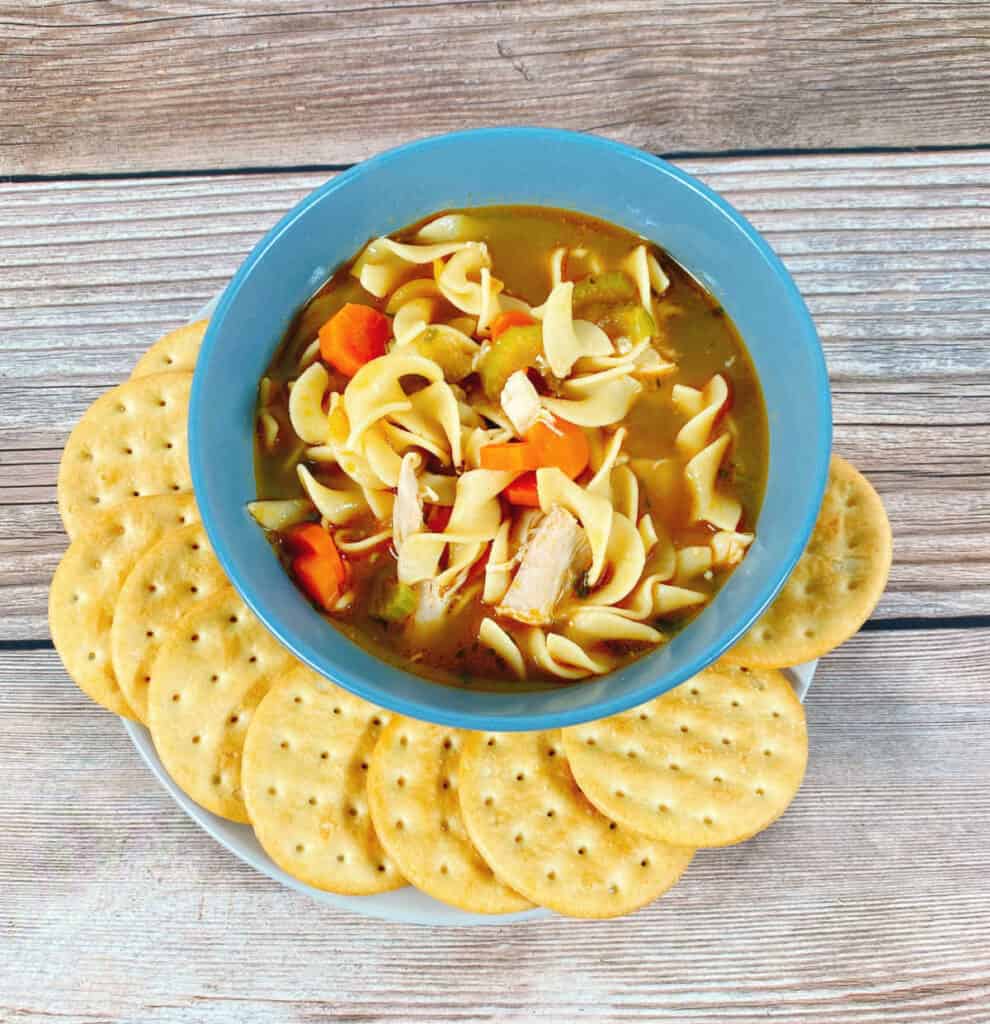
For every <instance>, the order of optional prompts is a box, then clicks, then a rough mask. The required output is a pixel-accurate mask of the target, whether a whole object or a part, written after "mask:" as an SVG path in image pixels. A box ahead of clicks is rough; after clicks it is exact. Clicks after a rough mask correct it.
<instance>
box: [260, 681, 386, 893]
mask: <svg viewBox="0 0 990 1024" xmlns="http://www.w3.org/2000/svg"><path fill="white" fill-rule="evenodd" d="M388 717H389V716H388V714H387V712H385V711H382V710H381V709H380V708H376V707H375V706H374V705H373V704H368V703H367V702H366V701H363V700H361V699H360V698H359V697H355V696H353V695H351V694H349V693H347V692H345V691H344V690H341V689H340V688H339V687H337V686H334V685H333V684H332V683H330V682H328V681H327V680H325V679H324V678H323V677H322V676H318V675H317V674H316V673H315V672H313V671H311V670H310V669H308V668H306V667H305V666H304V665H297V666H296V667H295V668H294V669H293V670H292V671H291V672H290V673H288V674H287V675H286V676H284V677H283V678H282V679H281V680H279V682H278V683H277V684H276V685H275V686H273V687H272V689H271V692H270V693H269V694H268V696H267V697H265V699H264V700H263V701H262V702H261V706H260V707H259V708H258V710H257V712H256V714H255V716H254V721H253V722H252V724H251V728H250V730H249V731H248V738H247V742H246V743H245V745H244V797H245V800H246V801H247V806H248V810H249V812H250V815H251V822H252V824H253V825H254V831H255V834H256V835H257V837H258V842H260V843H261V845H262V846H263V847H264V848H265V850H266V852H267V853H268V855H269V856H270V857H271V858H272V860H273V861H275V863H276V864H278V865H279V867H281V868H282V869H283V870H284V871H287V872H288V873H289V874H290V875H292V876H293V877H294V878H298V879H299V880H300V881H302V882H306V883H307V884H308V885H313V886H316V887H317V888H318V889H326V890H329V891H330V892H339V893H349V894H352V895H369V894H371V893H376V892H388V891H390V890H392V889H397V888H399V887H400V886H403V885H405V879H404V878H403V877H402V875H401V873H400V871H399V869H398V867H396V865H395V863H394V861H393V860H392V859H391V858H390V857H389V856H388V854H387V853H386V852H385V850H383V849H382V846H381V844H380V843H379V841H378V836H377V835H376V833H375V828H374V825H373V824H372V820H371V815H370V814H369V812H368V801H367V796H366V793H365V779H366V777H367V774H366V773H367V771H368V764H369V762H370V760H371V753H372V751H373V750H374V747H375V743H376V741H377V740H378V737H379V734H380V733H381V730H382V727H383V726H384V725H385V724H386V723H387V721H388Z"/></svg>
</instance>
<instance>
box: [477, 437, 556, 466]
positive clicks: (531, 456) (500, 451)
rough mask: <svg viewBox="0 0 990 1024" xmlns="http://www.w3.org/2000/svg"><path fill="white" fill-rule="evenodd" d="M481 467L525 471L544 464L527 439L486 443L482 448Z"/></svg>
mask: <svg viewBox="0 0 990 1024" xmlns="http://www.w3.org/2000/svg"><path fill="white" fill-rule="evenodd" d="M480 454H481V468H482V469H500V470H503V471H504V472H506V473H525V472H526V471H527V470H530V469H536V468H537V467H538V466H540V465H542V463H541V462H540V458H539V455H538V453H537V451H536V449H535V448H534V446H533V445H531V444H528V443H527V442H526V441H507V442H505V443H504V444H486V445H485V446H484V447H483V448H482V449H481V453H480Z"/></svg>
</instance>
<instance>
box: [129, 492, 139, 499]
mask: <svg viewBox="0 0 990 1024" xmlns="http://www.w3.org/2000/svg"><path fill="white" fill-rule="evenodd" d="M131 497H132V498H140V497H141V492H140V491H131Z"/></svg>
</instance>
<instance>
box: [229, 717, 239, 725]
mask: <svg viewBox="0 0 990 1024" xmlns="http://www.w3.org/2000/svg"><path fill="white" fill-rule="evenodd" d="M240 720H241V718H240V715H231V716H230V718H228V719H227V721H228V722H229V723H230V724H231V725H237V723H238V722H239V721H240Z"/></svg>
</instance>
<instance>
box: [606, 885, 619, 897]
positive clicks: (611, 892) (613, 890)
mask: <svg viewBox="0 0 990 1024" xmlns="http://www.w3.org/2000/svg"><path fill="white" fill-rule="evenodd" d="M618 893H619V887H618V886H617V885H614V884H613V885H610V886H609V887H608V894H609V896H617V895H618Z"/></svg>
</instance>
